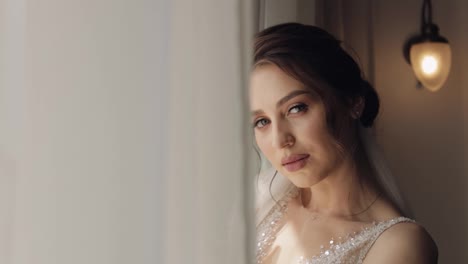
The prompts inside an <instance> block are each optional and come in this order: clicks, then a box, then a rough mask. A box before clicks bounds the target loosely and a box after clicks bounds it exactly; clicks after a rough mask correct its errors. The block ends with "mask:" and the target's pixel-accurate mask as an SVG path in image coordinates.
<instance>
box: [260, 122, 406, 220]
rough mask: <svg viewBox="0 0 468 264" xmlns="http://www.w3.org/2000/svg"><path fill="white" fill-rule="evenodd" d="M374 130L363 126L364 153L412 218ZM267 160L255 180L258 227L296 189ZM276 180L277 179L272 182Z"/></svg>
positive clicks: (394, 199) (385, 187)
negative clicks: (289, 192) (285, 196)
mask: <svg viewBox="0 0 468 264" xmlns="http://www.w3.org/2000/svg"><path fill="white" fill-rule="evenodd" d="M372 131H373V130H372V128H365V127H363V126H360V128H359V135H360V137H361V140H362V142H363V145H364V150H365V152H366V154H367V156H368V157H369V163H370V164H371V166H372V167H373V169H374V173H375V174H376V178H377V181H378V182H379V183H380V184H381V185H382V188H383V190H384V191H385V193H386V194H387V196H388V198H389V199H390V200H391V202H393V203H394V204H395V206H397V207H398V209H399V210H400V211H401V212H402V213H403V215H405V216H407V217H412V215H411V212H410V210H409V208H408V207H407V205H406V203H405V201H404V199H403V196H402V194H401V192H400V190H399V188H398V186H397V183H396V180H395V178H394V177H393V175H392V173H391V171H390V169H389V168H388V166H387V164H386V161H385V158H384V156H383V154H382V152H381V151H380V149H379V147H378V145H377V142H376V140H375V137H374V135H373V132H372ZM275 172H276V170H275V169H274V168H273V167H272V166H271V165H270V164H269V163H268V162H267V161H265V159H264V157H263V156H262V166H261V170H260V173H259V174H258V178H257V179H256V188H255V190H256V191H255V192H256V201H255V202H256V204H255V209H256V225H257V226H258V225H259V223H261V222H262V220H263V219H264V218H265V217H266V216H267V214H268V212H270V210H271V209H272V208H273V206H275V205H276V201H277V200H279V199H281V198H283V196H284V195H285V194H286V193H287V192H288V191H289V190H291V188H296V187H295V186H294V185H293V184H292V183H291V182H290V181H289V180H288V179H286V178H285V177H284V176H283V175H281V174H280V173H276V176H275ZM273 178H274V179H273Z"/></svg>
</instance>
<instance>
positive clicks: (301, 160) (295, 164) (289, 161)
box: [281, 154, 309, 172]
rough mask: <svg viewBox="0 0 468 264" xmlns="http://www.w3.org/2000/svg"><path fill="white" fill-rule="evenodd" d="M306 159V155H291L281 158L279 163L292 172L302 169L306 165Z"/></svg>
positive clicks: (307, 156)
mask: <svg viewBox="0 0 468 264" xmlns="http://www.w3.org/2000/svg"><path fill="white" fill-rule="evenodd" d="M308 158H309V155H308V154H299V155H291V156H289V157H286V158H283V159H282V160H281V163H282V164H283V167H284V168H285V169H286V170H288V171H289V172H293V171H297V170H300V169H302V168H303V167H304V166H305V165H306V164H307V159H308Z"/></svg>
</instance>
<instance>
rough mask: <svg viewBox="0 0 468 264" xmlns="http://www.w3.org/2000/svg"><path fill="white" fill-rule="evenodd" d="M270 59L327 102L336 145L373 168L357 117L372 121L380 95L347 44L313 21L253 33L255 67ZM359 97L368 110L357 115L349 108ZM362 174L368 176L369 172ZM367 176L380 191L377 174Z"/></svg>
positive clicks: (367, 123) (367, 124)
mask: <svg viewBox="0 0 468 264" xmlns="http://www.w3.org/2000/svg"><path fill="white" fill-rule="evenodd" d="M270 63H271V64H274V65H276V66H278V67H279V68H280V69H281V70H283V71H284V72H285V73H287V74H288V75H290V76H291V77H293V78H295V79H296V80H298V81H299V82H301V83H302V84H304V86H305V87H306V88H309V89H311V90H312V91H313V92H314V93H315V94H316V95H317V96H318V97H319V99H320V100H321V101H322V102H323V104H324V106H325V111H326V120H327V126H328V129H329V131H330V134H331V135H332V136H333V137H334V138H335V139H336V141H337V145H338V146H339V147H340V149H341V150H342V151H343V153H347V154H351V155H352V156H353V157H354V159H355V161H356V163H357V165H358V166H359V167H360V169H362V170H366V172H369V171H368V170H369V163H368V158H367V156H366V155H365V151H363V149H362V142H361V141H360V139H359V137H358V134H357V129H358V122H360V123H361V124H362V125H363V126H364V127H371V126H372V125H373V123H374V120H375V118H376V117H377V114H378V112H379V97H378V95H377V93H376V91H375V89H374V88H373V87H372V86H371V85H370V84H369V82H368V81H366V80H365V79H364V78H363V74H362V72H361V70H360V68H359V66H358V64H357V63H356V61H355V60H354V59H353V58H352V57H351V56H350V55H349V54H348V53H347V52H346V51H345V50H344V49H343V47H342V42H341V41H339V40H337V39H336V38H335V37H333V36H332V35H331V34H329V33H328V32H326V31H325V30H323V29H321V28H318V27H315V26H309V25H303V24H299V23H286V24H280V25H276V26H273V27H270V28H267V29H265V30H263V31H261V32H259V33H258V34H257V35H256V36H255V47H254V67H259V66H261V65H262V64H270ZM359 100H362V101H363V102H364V109H363V111H362V113H361V115H360V118H359V119H358V120H356V119H353V118H352V116H351V111H352V110H353V109H354V106H355V105H356V103H357V102H358V101H359ZM356 121H358V122H356ZM364 174H367V176H370V175H369V174H371V173H369V174H368V173H364ZM364 177H365V176H364ZM360 180H362V179H360ZM368 180H370V183H371V184H373V185H374V187H376V188H377V189H380V190H381V188H379V187H380V186H379V184H376V182H375V178H374V177H372V176H371V177H370V178H368Z"/></svg>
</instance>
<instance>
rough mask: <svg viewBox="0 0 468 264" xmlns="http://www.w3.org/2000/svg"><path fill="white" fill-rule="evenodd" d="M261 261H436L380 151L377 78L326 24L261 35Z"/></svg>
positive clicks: (256, 88) (257, 96)
mask: <svg viewBox="0 0 468 264" xmlns="http://www.w3.org/2000/svg"><path fill="white" fill-rule="evenodd" d="M249 93H250V108H251V112H252V125H253V128H254V133H255V141H256V144H257V146H258V148H259V149H260V151H261V152H262V154H263V156H264V157H265V158H266V159H267V160H268V162H269V163H270V164H271V165H272V168H270V169H266V170H265V169H263V170H262V173H261V174H260V175H259V179H258V183H259V184H258V195H257V197H258V207H257V218H258V220H257V259H256V261H257V263H281V264H283V263H379V264H383V263H391V264H394V263H437V257H438V252H437V247H436V245H435V243H434V241H433V240H432V238H431V236H430V235H429V234H428V233H427V231H426V230H425V229H424V228H423V227H422V226H420V225H419V224H417V223H416V222H415V221H414V220H412V219H410V218H408V217H406V216H407V213H406V209H405V208H404V206H403V202H402V199H401V197H400V196H399V193H398V191H397V189H396V187H395V185H394V184H393V181H392V178H391V176H390V174H389V172H388V170H386V167H385V166H384V164H383V163H382V159H381V158H380V155H379V153H378V151H377V148H376V146H375V143H374V142H373V136H372V135H371V133H370V131H371V127H372V125H373V123H374V119H375V118H376V116H377V114H378V111H379V99H378V96H377V93H376V91H375V90H374V88H373V87H372V86H371V85H370V84H369V83H368V82H367V81H366V80H364V79H363V77H362V74H361V71H360V69H359V67H358V65H357V64H356V62H355V61H354V60H353V59H352V58H351V57H350V56H349V55H348V53H346V52H345V51H344V50H343V48H342V47H341V43H340V41H338V40H336V39H335V38H334V37H333V36H331V35H330V34H329V33H327V32H325V31H324V30H322V29H320V28H317V27H313V26H306V25H302V24H297V23H287V24H281V25H277V26H274V27H271V28H268V29H265V30H263V31H262V32H260V33H258V34H257V36H256V38H255V50H254V67H253V71H252V74H251V78H250V87H249Z"/></svg>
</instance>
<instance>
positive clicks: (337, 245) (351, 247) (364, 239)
mask: <svg viewBox="0 0 468 264" xmlns="http://www.w3.org/2000/svg"><path fill="white" fill-rule="evenodd" d="M295 195H297V190H296V189H294V188H292V189H291V190H290V191H288V192H287V193H286V194H285V195H284V197H283V198H282V199H280V200H279V201H278V203H277V204H276V205H275V206H273V208H272V209H271V210H270V212H269V213H268V214H267V215H266V217H264V218H263V220H262V221H261V222H260V223H259V224H258V225H257V260H256V261H257V263H258V264H260V263H263V259H264V258H265V257H267V256H268V252H269V250H270V247H271V246H272V244H273V243H274V241H275V239H276V234H277V233H278V232H279V231H280V230H281V228H282V227H283V225H284V223H283V222H282V221H281V219H282V218H283V217H284V214H285V212H286V211H287V209H288V201H289V199H291V198H292V197H294V196H295ZM401 222H414V220H412V219H410V218H406V217H396V218H393V219H389V220H386V221H382V222H375V223H373V224H372V225H371V226H367V227H365V228H362V230H361V231H360V232H352V233H350V234H348V235H347V236H345V237H344V238H339V239H332V238H330V240H329V241H328V244H327V245H326V246H325V245H322V246H321V247H320V254H318V255H316V256H313V257H308V258H305V257H303V256H297V259H295V260H291V262H290V263H298V264H351V263H352V264H356V263H358V264H359V263H362V261H363V260H364V258H365V256H366V254H367V252H368V251H369V249H370V248H371V247H372V245H373V244H374V242H375V241H376V240H377V238H378V237H379V236H380V234H382V233H383V232H384V231H385V230H387V229H388V228H390V227H391V226H393V225H395V224H398V223H401Z"/></svg>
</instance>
